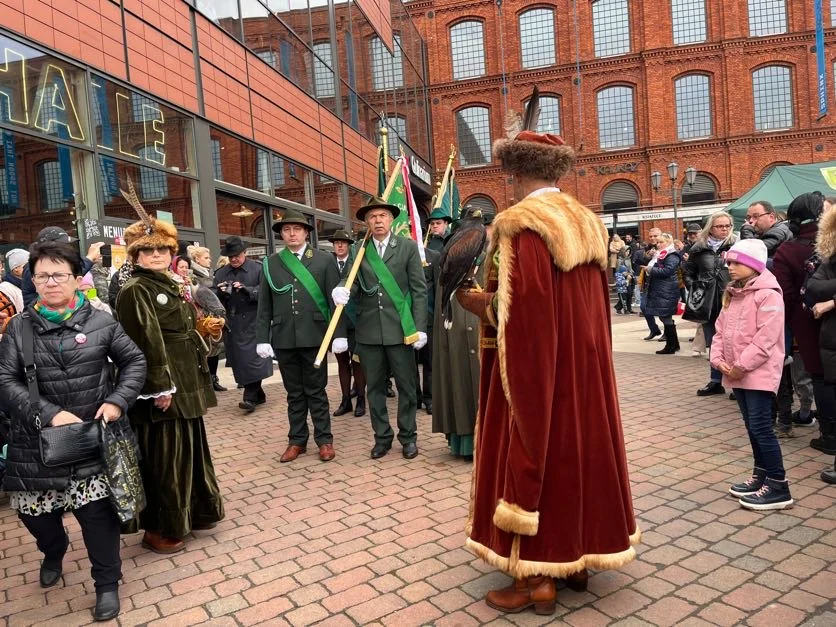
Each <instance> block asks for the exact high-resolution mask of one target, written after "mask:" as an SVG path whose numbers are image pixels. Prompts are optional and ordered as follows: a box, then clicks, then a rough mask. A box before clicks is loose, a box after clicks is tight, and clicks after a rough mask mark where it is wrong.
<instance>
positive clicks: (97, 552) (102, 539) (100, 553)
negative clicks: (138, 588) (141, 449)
mask: <svg viewBox="0 0 836 627" xmlns="http://www.w3.org/2000/svg"><path fill="white" fill-rule="evenodd" d="M73 515H74V516H75V518H76V520H77V521H78V524H79V525H81V535H82V537H83V538H84V546H86V547H87V557H89V558H90V564H91V568H90V574H91V575H92V577H93V582H94V583H95V585H96V592H111V591H113V590H116V589H117V588H118V587H119V580H120V579H121V578H122V558H121V557H120V556H119V519H118V518H117V517H116V513H115V512H114V511H113V508H112V507H111V505H110V500H109V499H106V498H105V499H99V500H98V501H93V502H91V503H88V504H87V505H85V506H84V507H81V508H79V509H76V510H73ZM18 516H19V517H20V520H21V522H23V525H24V526H25V527H26V528H27V529H28V530H29V533H31V534H32V536H33V537H34V538H35V541H36V542H37V545H38V550H39V551H40V552H41V553H43V554H44V565H45V566H52V567H55V568H58V567H59V566H60V565H61V562H62V561H63V559H64V554H65V553H66V552H67V547H68V546H69V544H70V541H69V538H68V537H67V531H66V530H65V529H64V522H63V518H64V512H63V510H58V511H54V512H51V513H49V514H41V515H40V516H30V515H29V514H18Z"/></svg>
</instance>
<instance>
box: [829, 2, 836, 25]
mask: <svg viewBox="0 0 836 627" xmlns="http://www.w3.org/2000/svg"><path fill="white" fill-rule="evenodd" d="M830 25H831V26H836V0H830Z"/></svg>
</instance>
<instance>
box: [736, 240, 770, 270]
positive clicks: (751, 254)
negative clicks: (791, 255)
mask: <svg viewBox="0 0 836 627" xmlns="http://www.w3.org/2000/svg"><path fill="white" fill-rule="evenodd" d="M767 257H768V254H767V252H766V244H764V243H763V242H762V241H761V240H759V239H744V240H740V241H739V242H737V243H736V244H735V245H734V246H732V247H731V248H729V250H728V252H727V253H726V263H729V262H730V261H734V262H735V263H739V264H742V265H744V266H747V267H749V268H752V270H754V271H755V272H763V271H764V270H766V259H767Z"/></svg>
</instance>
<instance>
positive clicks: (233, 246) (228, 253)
mask: <svg viewBox="0 0 836 627" xmlns="http://www.w3.org/2000/svg"><path fill="white" fill-rule="evenodd" d="M245 250H247V244H246V243H245V242H244V240H242V239H241V238H240V237H238V236H237V235H232V236H231V237H227V238H226V242H224V247H223V249H222V250H221V254H222V255H223V256H225V257H234V256H235V255H239V254H241V253H242V252H244V251H245Z"/></svg>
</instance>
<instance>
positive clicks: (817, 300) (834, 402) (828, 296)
mask: <svg viewBox="0 0 836 627" xmlns="http://www.w3.org/2000/svg"><path fill="white" fill-rule="evenodd" d="M783 246H786V244H782V247H783ZM779 250H780V249H779ZM816 252H817V253H818V254H819V257H820V258H821V265H819V267H818V269H817V270H816V271H815V273H814V274H813V276H811V277H810V278H809V279H808V280H807V285H806V291H805V294H804V300H805V302H806V303H807V304H808V306H810V305H812V310H813V315H814V316H815V317H816V319H818V320H821V331H820V333H819V353H820V356H821V362H822V376H821V377H820V378H818V379H817V378H816V377H814V378H813V389H814V391H815V393H816V406H817V407H818V410H819V420H820V424H821V427H820V428H821V437H820V438H815V439H814V440H813V441H812V442H810V446H812V447H813V448H815V449H818V450H819V451H822V452H825V453H828V454H830V455H834V454H836V392H834V388H835V387H836V300H834V299H836V209H830V210H829V211H828V212H827V213H825V214H823V215H822V217H821V219H820V220H819V232H818V235H817V237H816ZM820 395H821V398H822V400H821V401H819V396H820ZM820 403H821V404H820ZM822 480H824V481H827V482H828V483H836V467H834V472H830V471H825V472H823V473H822Z"/></svg>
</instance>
